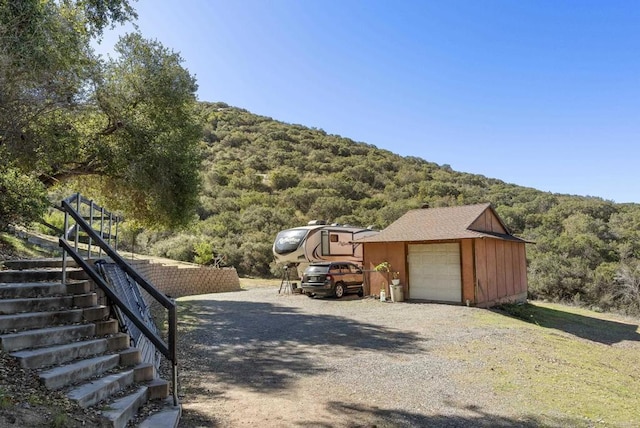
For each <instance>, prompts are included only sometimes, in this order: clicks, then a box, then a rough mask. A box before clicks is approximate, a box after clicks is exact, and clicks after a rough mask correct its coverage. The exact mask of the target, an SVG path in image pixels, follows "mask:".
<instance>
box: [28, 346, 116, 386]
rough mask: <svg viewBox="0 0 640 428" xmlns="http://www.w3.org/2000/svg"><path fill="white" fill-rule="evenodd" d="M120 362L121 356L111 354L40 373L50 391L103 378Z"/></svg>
mask: <svg viewBox="0 0 640 428" xmlns="http://www.w3.org/2000/svg"><path fill="white" fill-rule="evenodd" d="M119 362H120V355H118V354H110V355H101V356H98V357H93V358H87V359H84V360H80V361H76V362H74V363H71V364H67V365H64V366H58V367H54V368H52V369H49V370H46V371H43V372H41V373H40V376H39V377H40V380H41V381H42V383H43V384H44V386H46V387H47V388H49V389H59V388H62V387H63V386H67V385H71V384H74V383H78V382H81V381H83V380H85V379H89V378H93V377H96V376H101V375H102V374H103V373H105V372H107V371H109V370H111V369H114V368H116V367H117V366H118V363H119Z"/></svg>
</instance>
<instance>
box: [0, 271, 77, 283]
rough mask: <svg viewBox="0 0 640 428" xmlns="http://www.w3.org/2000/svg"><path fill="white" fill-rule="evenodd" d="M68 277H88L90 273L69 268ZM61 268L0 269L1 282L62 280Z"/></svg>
mask: <svg viewBox="0 0 640 428" xmlns="http://www.w3.org/2000/svg"><path fill="white" fill-rule="evenodd" d="M67 278H68V279H87V278H88V275H87V274H86V273H85V272H84V271H83V270H82V269H80V268H70V269H67ZM61 280H62V270H61V269H55V268H54V269H23V270H12V269H8V270H0V282H39V281H61Z"/></svg>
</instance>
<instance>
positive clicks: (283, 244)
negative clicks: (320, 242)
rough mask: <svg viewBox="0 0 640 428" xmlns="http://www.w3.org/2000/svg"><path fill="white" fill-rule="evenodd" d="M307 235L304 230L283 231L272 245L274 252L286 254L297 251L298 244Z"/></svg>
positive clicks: (306, 231)
mask: <svg viewBox="0 0 640 428" xmlns="http://www.w3.org/2000/svg"><path fill="white" fill-rule="evenodd" d="M307 233H309V231H308V230H306V229H289V230H283V231H282V232H280V233H278V236H276V242H275V245H274V249H275V252H276V253H278V254H288V253H291V252H293V251H295V250H297V249H298V247H299V246H300V242H302V240H303V239H304V238H305V237H306V236H307Z"/></svg>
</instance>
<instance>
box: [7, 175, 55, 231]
mask: <svg viewBox="0 0 640 428" xmlns="http://www.w3.org/2000/svg"><path fill="white" fill-rule="evenodd" d="M47 206H48V201H47V198H46V192H45V189H44V186H42V183H40V182H39V181H38V180H36V179H35V178H33V177H32V176H28V175H25V174H22V173H21V172H20V171H19V170H17V169H16V168H2V167H0V231H2V230H6V229H7V227H8V226H9V225H11V224H15V225H26V224H29V223H31V222H33V221H36V220H38V219H39V218H40V217H41V216H42V215H43V214H44V212H45V210H46V209H47Z"/></svg>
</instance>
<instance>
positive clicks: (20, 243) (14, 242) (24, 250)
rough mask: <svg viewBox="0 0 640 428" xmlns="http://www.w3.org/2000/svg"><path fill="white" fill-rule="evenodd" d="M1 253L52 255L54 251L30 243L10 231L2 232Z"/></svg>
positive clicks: (27, 255) (33, 255) (34, 255)
mask: <svg viewBox="0 0 640 428" xmlns="http://www.w3.org/2000/svg"><path fill="white" fill-rule="evenodd" d="M0 254H8V255H14V256H18V257H27V258H28V257H33V258H38V257H50V256H51V255H53V253H52V252H51V251H50V250H46V249H43V248H41V247H38V246H36V245H32V244H29V243H28V242H26V241H25V240H23V239H20V238H18V237H16V236H14V235H11V234H9V233H0Z"/></svg>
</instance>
